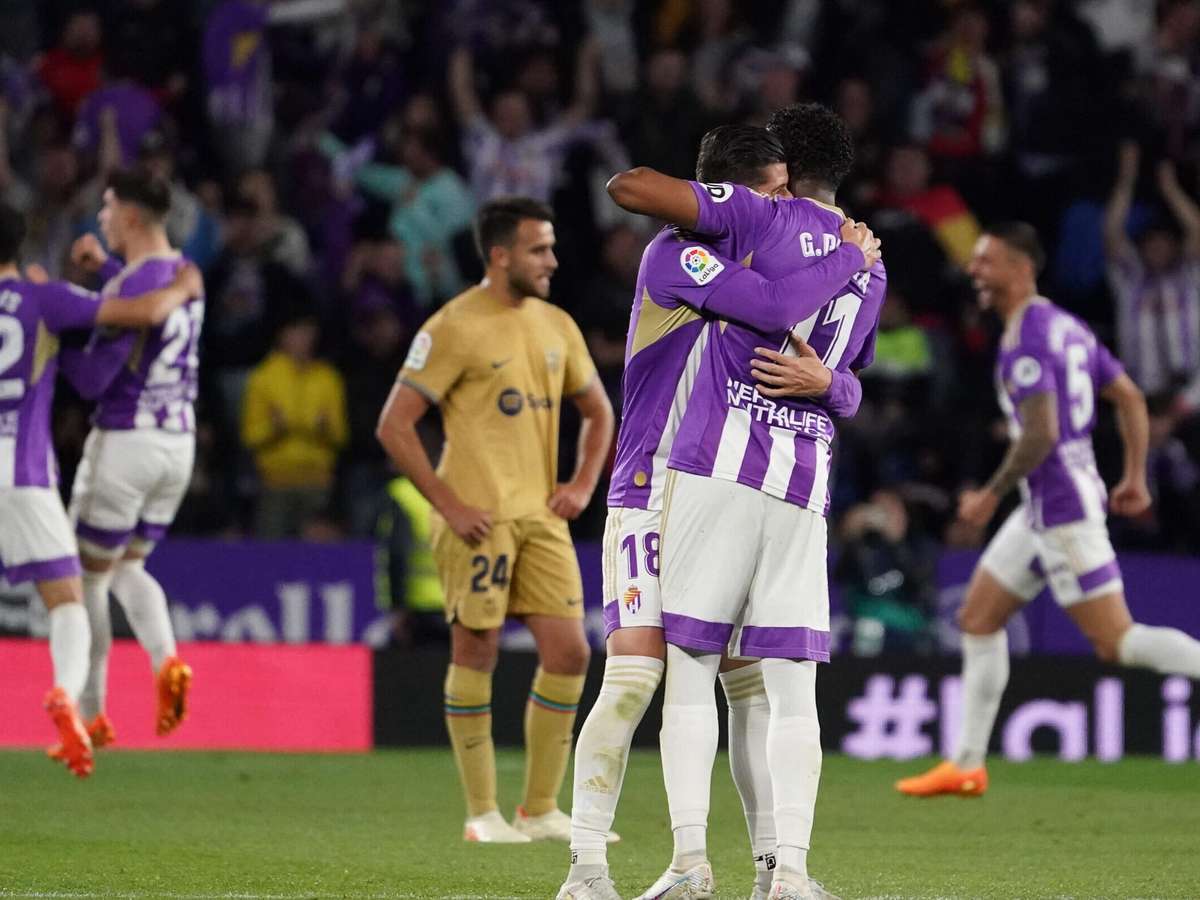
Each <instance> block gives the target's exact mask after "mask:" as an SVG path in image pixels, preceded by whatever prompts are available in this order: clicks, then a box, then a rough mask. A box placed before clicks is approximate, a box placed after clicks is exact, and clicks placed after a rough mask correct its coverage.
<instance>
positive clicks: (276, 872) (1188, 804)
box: [0, 750, 1200, 900]
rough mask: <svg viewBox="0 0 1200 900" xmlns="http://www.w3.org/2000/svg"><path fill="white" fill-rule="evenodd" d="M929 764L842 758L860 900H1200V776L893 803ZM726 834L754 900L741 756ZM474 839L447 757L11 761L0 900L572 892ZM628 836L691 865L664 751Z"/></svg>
mask: <svg viewBox="0 0 1200 900" xmlns="http://www.w3.org/2000/svg"><path fill="white" fill-rule="evenodd" d="M925 762H926V761H924V760H919V761H917V762H915V763H911V762H910V763H904V764H901V763H894V762H861V761H857V760H852V759H848V758H846V757H842V756H834V755H829V756H827V757H826V759H825V768H824V774H823V778H822V784H821V797H820V801H819V804H818V808H817V828H816V833H815V842H814V849H813V851H812V853H811V855H810V869H811V871H812V873H813V875H814V876H815V877H818V878H821V879H823V880H824V881H825V883H826V885H827V886H828V887H829V888H830V889H831V890H833V891H835V892H836V893H838V894H840V895H841V896H842V897H845V898H847V900H848V898H853V897H876V898H879V897H889V898H909V897H912V898H934V897H945V898H949V897H954V898H982V897H997V898H1017V897H1058V898H1064V897H1072V898H1099V897H1105V898H1129V897H1141V898H1149V897H1192V898H1194V897H1197V896H1200V853H1198V852H1197V835H1200V802H1198V800H1200V791H1198V790H1197V769H1196V767H1195V766H1170V765H1167V764H1165V763H1162V762H1159V761H1156V760H1149V759H1131V760H1126V761H1124V762H1121V763H1117V764H1100V763H1090V762H1089V763H1082V764H1074V765H1069V764H1065V763H1059V762H1056V761H1051V760H1038V761H1034V762H1030V763H1025V764H1021V765H1014V764H1004V763H996V764H993V766H992V767H991V770H990V771H991V776H992V789H991V791H990V793H989V794H988V795H987V796H986V797H983V798H982V799H969V800H968V799H959V798H941V799H937V800H924V801H921V800H912V799H909V798H904V797H901V796H899V795H898V794H896V793H895V792H894V791H893V790H892V782H893V781H894V780H895V778H897V777H898V776H901V775H905V774H909V773H912V772H915V771H917V770H918V769H920V768H921V767H922V765H924V764H925ZM499 770H500V797H501V807H502V809H503V811H504V812H505V813H506V814H511V812H512V808H513V805H514V804H515V803H516V802H517V800H518V798H519V791H520V784H521V779H522V757H521V755H520V754H519V753H518V752H514V751H507V750H505V751H501V752H500V754H499ZM563 797H564V807H565V805H566V801H567V799H568V798H569V794H568V793H567V792H566V790H565V789H564V794H563ZM710 822H711V828H710V836H709V848H710V856H711V859H712V863H713V868H714V869H715V872H716V877H717V882H718V886H719V892H718V895H717V896H719V897H722V898H733V897H746V896H747V895H748V894H749V889H750V886H751V880H752V877H753V872H752V866H751V863H750V859H749V852H748V849H747V840H746V834H745V827H744V824H743V820H742V815H741V810H740V807H739V805H738V800H737V795H736V793H735V792H734V790H733V787H732V784H731V782H730V778H729V773H728V770H727V768H726V761H725V758H724V756H722V757H721V758H720V759H719V760H718V768H717V770H716V776H715V778H714V783H713V805H712V816H711V819H710ZM461 828H462V808H461V799H460V793H459V788H458V783H457V779H456V775H455V771H454V764H453V761H452V760H451V757H450V754H449V753H448V752H447V751H444V750H404V751H382V752H376V753H373V754H368V755H361V756H354V755H352V756H340V755H328V756H321V755H269V754H253V753H185V752H162V753H139V752H120V751H117V752H108V753H102V754H101V756H100V759H99V764H98V766H97V771H96V774H95V775H94V776H93V777H92V778H91V779H89V780H88V781H85V782H82V783H76V782H75V780H74V779H73V778H71V777H69V776H68V775H67V774H66V773H65V771H63V770H62V769H61V768H59V767H56V766H54V765H52V764H51V763H50V762H49V761H47V760H46V759H45V757H44V756H42V755H41V754H40V753H34V752H15V751H7V752H0V897H47V898H49V897H56V898H58V897H61V898H74V897H78V898H84V897H112V898H118V897H135V898H156V897H162V898H196V900H199V898H208V897H228V898H247V900H249V898H254V897H263V898H279V900H283V898H341V897H348V898H349V897H377V898H484V897H488V898H500V897H541V898H547V900H548V898H553V896H554V894H555V892H556V890H557V888H558V885H559V883H560V882H561V880H562V877H563V875H564V873H565V871H566V867H567V850H566V847H565V846H564V845H562V844H546V843H539V844H532V845H518V846H507V847H506V846H485V845H476V844H466V843H464V842H463V841H462V840H461ZM616 829H617V830H618V831H620V832H621V834H622V837H623V840H622V841H621V843H619V844H616V845H614V846H613V847H612V848H611V850H610V861H611V863H612V871H613V875H614V877H615V879H616V882H617V888H618V890H619V891H620V892H621V894H622V896H624V897H631V896H634V895H636V894H637V893H638V892H640V891H641V890H644V889H645V888H646V887H647V886H648V885H649V884H650V883H651V882H652V881H653V880H654V879H655V878H656V877H657V876H658V875H659V874H660V873H661V871H662V868H663V867H664V866H665V865H666V863H667V862H668V861H669V857H670V849H671V836H670V828H669V824H668V819H667V813H666V807H665V798H664V795H663V788H662V776H661V773H660V770H659V765H658V758H657V755H656V754H653V753H650V752H636V753H634V755H633V757H632V762H631V765H630V770H629V775H628V777H627V778H626V780H625V789H624V796H623V797H622V802H621V808H620V810H619V812H618V815H617V822H616Z"/></svg>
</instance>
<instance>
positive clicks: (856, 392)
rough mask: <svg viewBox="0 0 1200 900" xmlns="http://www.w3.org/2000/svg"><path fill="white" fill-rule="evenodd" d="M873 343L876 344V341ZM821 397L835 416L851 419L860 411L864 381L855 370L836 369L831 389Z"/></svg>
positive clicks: (822, 401)
mask: <svg viewBox="0 0 1200 900" xmlns="http://www.w3.org/2000/svg"><path fill="white" fill-rule="evenodd" d="M871 343H872V345H874V341H872V342H871ZM819 399H820V401H821V404H822V405H823V406H824V407H825V408H826V409H827V410H829V411H830V412H831V413H833V414H834V415H835V416H838V417H840V418H843V419H849V418H851V417H853V416H854V414H855V413H856V412H858V407H859V405H860V404H861V403H862V382H860V381H859V380H858V376H856V375H855V374H854V373H853V372H839V371H837V370H834V372H833V380H832V381H830V382H829V390H827V391H826V392H825V393H824V395H823V396H821V397H820V398H819Z"/></svg>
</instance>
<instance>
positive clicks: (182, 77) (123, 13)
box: [106, 0, 196, 106]
mask: <svg viewBox="0 0 1200 900" xmlns="http://www.w3.org/2000/svg"><path fill="white" fill-rule="evenodd" d="M180 12H181V11H180V9H179V4H178V3H177V2H171V0H122V2H120V3H118V4H117V10H116V12H115V14H114V15H113V17H112V20H111V25H110V27H109V29H108V39H107V41H106V43H107V46H108V55H109V58H110V59H111V60H116V61H117V62H118V64H119V67H120V71H122V72H124V73H125V74H127V75H128V76H129V77H130V78H132V79H134V80H135V81H136V82H137V83H138V84H140V85H142V86H143V87H144V88H146V89H147V90H149V91H151V92H152V93H153V94H154V97H155V99H156V100H157V101H158V102H159V103H160V104H162V105H164V106H170V105H172V104H174V103H175V102H176V101H178V100H179V99H180V98H181V97H182V96H183V93H184V91H185V90H186V89H187V86H188V75H187V73H188V72H189V71H191V68H192V65H193V60H194V50H193V47H194V46H195V40H196V35H194V34H193V33H192V31H191V24H192V23H191V22H190V21H189V19H190V16H188V15H187V14H183V15H181V14H180Z"/></svg>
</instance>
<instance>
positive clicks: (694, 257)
mask: <svg viewBox="0 0 1200 900" xmlns="http://www.w3.org/2000/svg"><path fill="white" fill-rule="evenodd" d="M679 264H680V265H681V266H683V271H685V272H687V273H688V276H689V277H690V278H691V279H692V281H694V282H696V284H708V283H709V282H710V281H712V280H713V279H714V278H716V277H717V276H718V275H720V274H721V272H723V271H724V270H725V264H724V263H722V262H721V261H720V260H719V259H717V258H716V257H715V256H713V254H712V252H711V251H710V250H706V249H705V248H704V247H695V246H693V247H684V248H683V252H682V253H681V254H679Z"/></svg>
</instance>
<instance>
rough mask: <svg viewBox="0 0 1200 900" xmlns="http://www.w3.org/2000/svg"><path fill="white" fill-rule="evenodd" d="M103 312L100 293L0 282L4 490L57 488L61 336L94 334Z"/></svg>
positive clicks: (0, 469)
mask: <svg viewBox="0 0 1200 900" xmlns="http://www.w3.org/2000/svg"><path fill="white" fill-rule="evenodd" d="M99 309H100V303H99V298H98V297H97V295H96V294H93V293H91V292H90V291H85V290H82V289H81V288H76V287H74V286H72V285H69V284H66V283H64V282H49V283H47V284H33V283H31V282H28V281H21V280H18V279H15V278H6V279H4V280H3V281H0V488H6V487H54V486H55V485H56V484H58V460H57V459H56V458H55V455H54V446H53V444H52V442H51V440H50V407H51V404H52V403H53V401H54V376H55V374H56V372H57V371H58V335H59V333H61V332H63V331H66V330H68V329H73V328H88V329H90V328H91V327H92V326H93V325H94V324H95V322H96V314H97V312H98V311H99Z"/></svg>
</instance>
